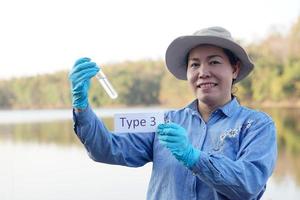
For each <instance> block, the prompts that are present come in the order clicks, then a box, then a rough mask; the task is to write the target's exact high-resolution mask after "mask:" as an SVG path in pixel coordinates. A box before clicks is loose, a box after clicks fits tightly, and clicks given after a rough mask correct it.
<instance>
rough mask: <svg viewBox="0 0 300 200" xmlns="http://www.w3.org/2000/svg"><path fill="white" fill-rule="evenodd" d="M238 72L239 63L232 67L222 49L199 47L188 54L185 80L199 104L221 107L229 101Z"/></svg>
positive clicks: (207, 46) (210, 46) (209, 46)
mask: <svg viewBox="0 0 300 200" xmlns="http://www.w3.org/2000/svg"><path fill="white" fill-rule="evenodd" d="M239 70H240V66H239V62H238V64H237V65H236V66H232V65H231V64H230V62H229V58H228V57H227V55H226V54H225V53H224V51H223V49H222V48H219V47H216V46H212V45H200V46H197V47H195V48H193V49H192V50H191V51H190V53H189V57H188V66H187V80H188V82H189V84H190V85H191V87H192V89H193V91H194V93H195V95H196V97H197V98H198V100H199V101H200V102H202V103H204V104H207V105H210V106H222V105H224V104H226V103H227V102H228V101H230V99H231V87H232V81H233V79H235V78H236V77H237V75H238V73H239Z"/></svg>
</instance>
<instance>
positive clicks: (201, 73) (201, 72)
mask: <svg viewBox="0 0 300 200" xmlns="http://www.w3.org/2000/svg"><path fill="white" fill-rule="evenodd" d="M210 76H211V74H210V71H209V68H208V67H207V66H206V65H205V64H202V65H201V67H199V69H198V77H199V78H209V77H210Z"/></svg>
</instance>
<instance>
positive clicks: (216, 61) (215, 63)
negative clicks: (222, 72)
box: [209, 60, 221, 65]
mask: <svg viewBox="0 0 300 200" xmlns="http://www.w3.org/2000/svg"><path fill="white" fill-rule="evenodd" d="M209 64H211V65H218V64H221V62H220V61H218V60H212V61H210V62H209Z"/></svg>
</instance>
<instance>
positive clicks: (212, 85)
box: [197, 83, 218, 89]
mask: <svg viewBox="0 0 300 200" xmlns="http://www.w3.org/2000/svg"><path fill="white" fill-rule="evenodd" d="M217 85H218V84H216V83H201V84H198V85H197V88H201V89H209V88H213V87H215V86H217Z"/></svg>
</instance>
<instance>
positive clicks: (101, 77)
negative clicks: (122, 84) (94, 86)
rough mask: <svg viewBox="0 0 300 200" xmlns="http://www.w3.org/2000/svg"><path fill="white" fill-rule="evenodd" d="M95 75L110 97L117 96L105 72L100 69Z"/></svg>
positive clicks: (114, 97)
mask: <svg viewBox="0 0 300 200" xmlns="http://www.w3.org/2000/svg"><path fill="white" fill-rule="evenodd" d="M95 77H96V78H97V79H98V81H99V82H100V84H101V85H102V87H103V88H104V90H105V92H106V93H107V94H108V95H109V97H110V98H112V99H116V98H117V97H118V94H117V92H116V91H115V89H114V88H113V87H112V85H111V84H110V82H109V81H108V79H107V78H106V76H105V74H104V73H103V71H102V70H100V71H99V72H98V73H97V74H96V75H95Z"/></svg>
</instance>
